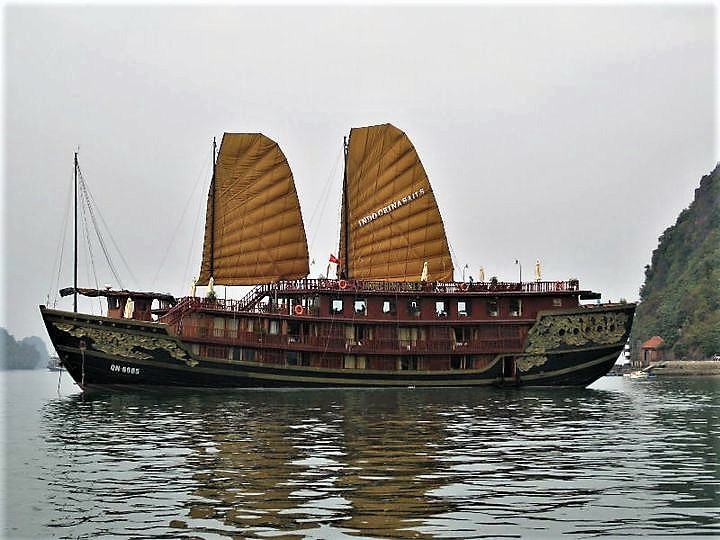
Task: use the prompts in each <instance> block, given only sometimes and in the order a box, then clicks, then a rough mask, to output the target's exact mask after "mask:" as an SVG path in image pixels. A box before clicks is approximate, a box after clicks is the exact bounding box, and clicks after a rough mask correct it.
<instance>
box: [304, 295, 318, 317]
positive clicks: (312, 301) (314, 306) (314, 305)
mask: <svg viewBox="0 0 720 540" xmlns="http://www.w3.org/2000/svg"><path fill="white" fill-rule="evenodd" d="M318 307H320V297H319V296H311V297H310V298H308V299H307V311H308V313H310V314H312V315H315V314H317V313H318Z"/></svg>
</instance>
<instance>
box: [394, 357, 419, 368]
mask: <svg viewBox="0 0 720 540" xmlns="http://www.w3.org/2000/svg"><path fill="white" fill-rule="evenodd" d="M398 363H399V366H398V367H399V368H400V370H401V371H406V370H411V371H417V370H419V369H422V356H403V357H402V358H401V359H400V360H399V361H398Z"/></svg>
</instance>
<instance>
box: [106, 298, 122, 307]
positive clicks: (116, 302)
mask: <svg viewBox="0 0 720 540" xmlns="http://www.w3.org/2000/svg"><path fill="white" fill-rule="evenodd" d="M107 303H108V309H120V299H119V298H118V297H117V296H108V299H107Z"/></svg>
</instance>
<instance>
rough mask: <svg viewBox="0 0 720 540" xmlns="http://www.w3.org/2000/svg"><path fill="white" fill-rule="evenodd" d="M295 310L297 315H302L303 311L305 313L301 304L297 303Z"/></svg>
mask: <svg viewBox="0 0 720 540" xmlns="http://www.w3.org/2000/svg"><path fill="white" fill-rule="evenodd" d="M293 311H294V312H295V315H302V314H303V313H305V309H303V307H302V306H301V305H300V304H295V307H294V308H293Z"/></svg>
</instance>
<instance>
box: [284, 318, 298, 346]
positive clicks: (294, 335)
mask: <svg viewBox="0 0 720 540" xmlns="http://www.w3.org/2000/svg"><path fill="white" fill-rule="evenodd" d="M287 333H288V343H297V342H298V341H300V323H299V322H297V321H288V329H287Z"/></svg>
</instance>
